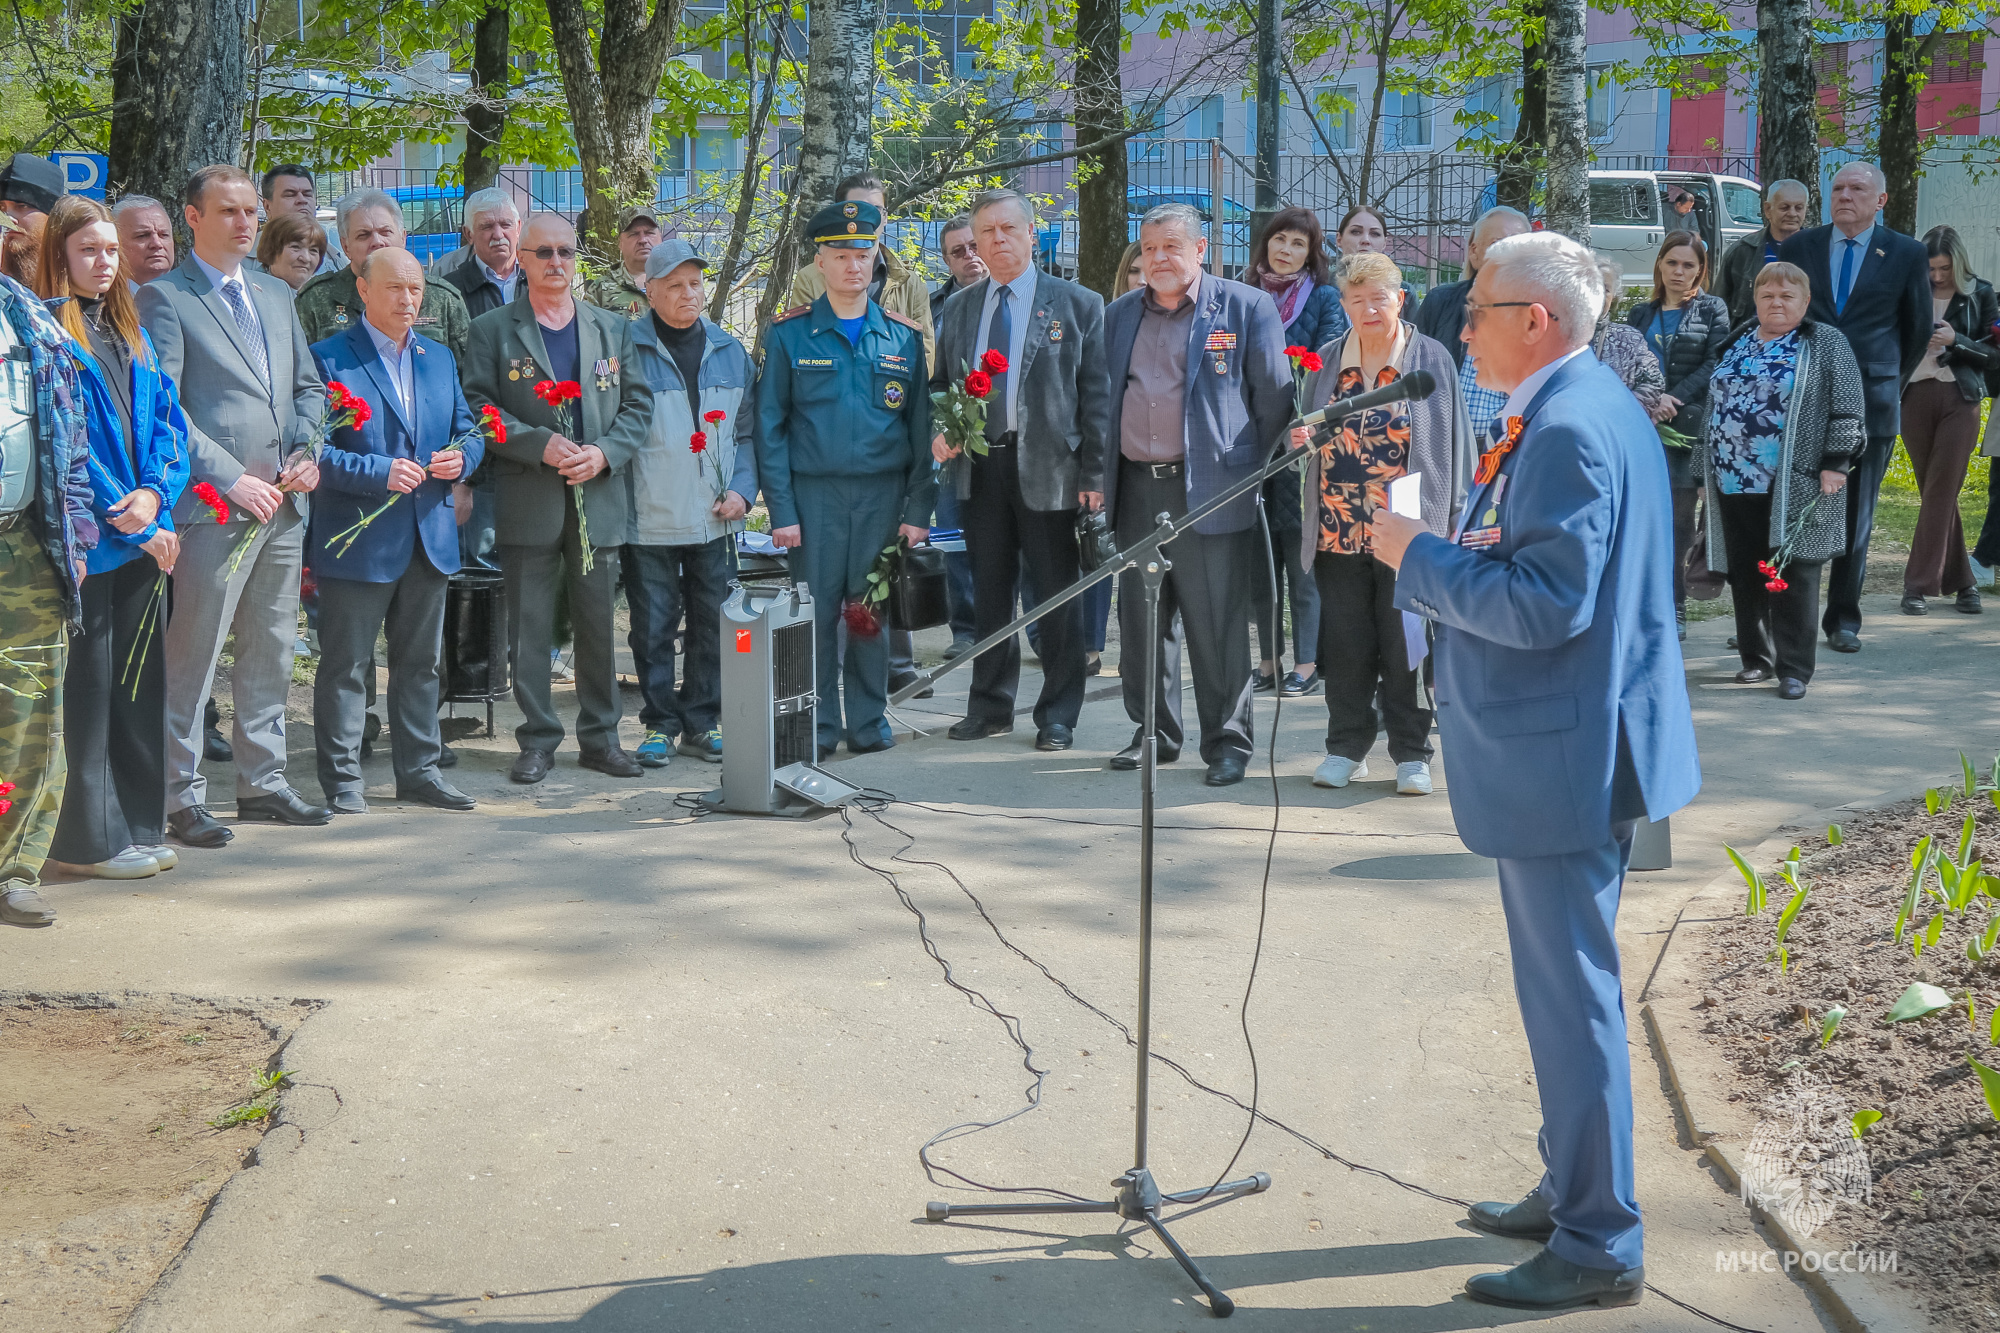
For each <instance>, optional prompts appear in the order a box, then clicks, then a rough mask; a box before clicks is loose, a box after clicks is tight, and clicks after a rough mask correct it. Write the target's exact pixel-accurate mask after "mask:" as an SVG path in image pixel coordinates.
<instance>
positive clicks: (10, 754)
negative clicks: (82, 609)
mask: <svg viewBox="0 0 2000 1333" xmlns="http://www.w3.org/2000/svg"><path fill="white" fill-rule="evenodd" d="M84 582H85V584H86V585H88V583H89V580H88V579H86V580H84ZM65 620H66V616H65V615H64V611H63V599H62V590H61V588H60V586H59V585H58V584H57V582H56V572H55V570H54V569H53V568H52V567H51V566H50V565H49V561H48V557H47V556H46V555H44V554H43V551H42V543H41V539H40V538H38V537H36V536H35V534H34V533H33V532H32V531H30V530H29V528H28V527H27V525H26V524H25V523H23V524H20V525H17V526H16V527H15V528H14V529H13V531H11V532H4V533H0V648H7V649H12V650H14V651H15V653H16V654H17V655H18V662H17V663H16V664H15V665H13V666H0V670H5V671H6V672H7V683H8V684H9V685H11V686H13V688H14V691H18V692H9V691H5V690H0V765H4V767H0V777H4V778H5V779H6V780H7V781H9V782H12V783H13V784H14V795H13V801H14V804H13V806H12V808H10V809H9V810H8V811H7V813H6V814H4V815H0V885H4V883H5V882H7V881H11V880H21V881H25V882H27V883H29V884H34V883H37V882H38V881H39V880H40V879H41V874H42V863H43V862H45V861H47V860H48V857H49V844H50V842H51V841H52V840H53V839H54V838H55V835H56V823H57V821H58V820H59V819H60V818H61V815H62V802H63V786H64V783H65V779H66V777H67V774H68V772H69V762H68V756H67V755H66V754H65V752H64V745H63V711H64V709H63V701H64V692H63V683H64V676H65V675H66V673H67V669H68V655H69V648H68V645H67V643H66V640H67V638H68V634H69V629H68V626H67V625H66V624H65V623H64V622H65ZM29 650H33V651H29ZM23 668H30V669H31V670H26V669H23ZM31 677H32V679H31Z"/></svg>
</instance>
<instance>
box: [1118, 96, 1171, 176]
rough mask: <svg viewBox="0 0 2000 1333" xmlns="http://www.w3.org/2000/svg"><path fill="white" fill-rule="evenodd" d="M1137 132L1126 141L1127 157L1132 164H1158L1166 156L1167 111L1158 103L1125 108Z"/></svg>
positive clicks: (1136, 103) (1137, 103)
mask: <svg viewBox="0 0 2000 1333" xmlns="http://www.w3.org/2000/svg"><path fill="white" fill-rule="evenodd" d="M1125 115H1126V118H1127V120H1129V121H1130V122H1131V124H1132V125H1133V126H1135V127H1136V129H1137V132H1136V133H1135V134H1133V136H1132V137H1131V138H1130V139H1128V140H1126V143H1125V156H1126V159H1127V160H1128V161H1132V162H1157V161H1159V160H1160V159H1161V158H1162V157H1164V156H1165V154H1166V146H1165V144H1164V143H1163V142H1162V141H1163V140H1164V139H1165V138H1166V137H1167V110H1166V108H1165V107H1164V106H1160V105H1158V104H1157V103H1152V104H1149V103H1146V102H1134V103H1133V104H1132V105H1130V106H1128V107H1126V108H1125Z"/></svg>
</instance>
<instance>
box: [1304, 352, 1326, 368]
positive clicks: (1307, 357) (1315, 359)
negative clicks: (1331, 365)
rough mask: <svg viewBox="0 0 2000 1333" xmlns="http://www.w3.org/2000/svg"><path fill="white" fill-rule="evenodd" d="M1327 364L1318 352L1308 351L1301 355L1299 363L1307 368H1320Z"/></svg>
mask: <svg viewBox="0 0 2000 1333" xmlns="http://www.w3.org/2000/svg"><path fill="white" fill-rule="evenodd" d="M1325 364H1326V362H1324V361H1322V360H1320V356H1319V353H1318V352H1306V353H1303V354H1302V355H1300V357H1299V365H1300V366H1301V367H1302V368H1303V369H1306V370H1318V369H1320V368H1321V367H1322V366H1324V365H1325Z"/></svg>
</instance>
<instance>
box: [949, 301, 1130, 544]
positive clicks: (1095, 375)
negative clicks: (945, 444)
mask: <svg viewBox="0 0 2000 1333" xmlns="http://www.w3.org/2000/svg"><path fill="white" fill-rule="evenodd" d="M989 285H990V284H989V281H988V280H987V279H985V278H981V279H980V280H979V281H978V282H975V283H973V284H972V285H971V286H970V287H964V288H961V289H959V290H958V291H955V292H953V293H952V294H951V295H950V296H949V297H947V298H946V299H945V302H944V305H943V308H942V312H941V318H940V320H939V322H938V327H937V364H936V365H934V366H932V367H931V387H932V388H934V389H942V388H944V387H945V385H946V384H948V383H950V382H951V381H952V380H954V379H958V378H960V377H961V376H963V375H964V374H965V372H966V369H967V367H969V366H972V365H974V364H975V363H976V362H977V361H978V359H979V353H980V351H981V350H982V349H980V348H978V347H976V346H974V344H975V343H977V342H978V341H979V313H980V310H981V309H982V308H983V307H984V306H985V304H986V291H987V288H988V286H989ZM1028 320H1029V323H1028V330H1027V334H1026V336H1025V337H1024V338H1023V339H1022V342H1021V364H1020V365H1019V366H1018V367H1016V368H1015V369H1014V370H1013V371H1011V372H1009V373H1011V374H1018V375H1020V376H1021V377H1022V378H1021V379H1020V380H1018V381H1017V383H1018V384H1019V385H1020V386H1021V387H1020V389H1019V390H1018V392H1017V393H1016V395H1015V410H1016V412H1017V413H1018V414H1019V421H1020V432H1019V434H1020V440H1019V443H1018V445H1017V446H1016V447H1017V450H1018V452H1019V455H1020V475H1021V500H1022V503H1024V504H1026V505H1027V506H1028V508H1030V509H1035V510H1040V511H1042V512H1044V513H1047V512H1051V511H1056V510H1072V509H1075V508H1076V497H1077V494H1078V492H1081V491H1101V490H1103V489H1104V431H1105V423H1106V421H1107V420H1108V418H1109V416H1110V401H1111V383H1110V381H1109V380H1108V379H1106V378H1105V372H1104V298H1103V297H1101V296H1099V295H1098V294H1097V293H1096V292H1093V291H1091V290H1090V289H1089V288H1087V287H1079V286H1077V285H1076V284H1075V283H1073V282H1065V281H1064V280H1063V279H1061V278H1058V277H1055V276H1054V275H1053V274H1050V273H1046V272H1038V273H1036V274H1035V309H1034V310H1033V311H1032V312H1031V313H1029V314H1028ZM996 407H997V405H996ZM998 410H1003V411H1004V410H1005V409H1004V408H999V409H998ZM970 462H971V460H969V459H965V458H959V459H954V460H953V461H952V463H951V465H950V466H951V469H952V474H953V475H952V484H953V485H954V486H955V487H956V489H957V493H958V498H959V499H961V500H964V499H967V498H969V497H970V496H971V494H972V468H971V466H970Z"/></svg>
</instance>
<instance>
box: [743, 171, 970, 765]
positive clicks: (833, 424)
mask: <svg viewBox="0 0 2000 1333" xmlns="http://www.w3.org/2000/svg"><path fill="white" fill-rule="evenodd" d="M881 225H882V210H880V209H879V208H877V207H875V206H874V205H873V204H871V203H868V202H866V201H865V200H860V199H850V200H847V201H845V202H843V203H836V204H828V205H827V206H826V207H825V208H822V209H821V210H820V211H819V212H817V213H815V214H814V215H813V218H812V222H811V224H810V226H809V227H808V228H807V231H806V239H807V240H808V241H809V242H811V243H813V244H814V245H816V246H817V247H818V249H817V252H816V254H815V255H814V257H813V264H814V266H815V267H816V268H817V269H818V270H819V274H820V276H821V277H822V278H823V279H825V281H826V291H825V293H824V294H823V295H821V296H820V297H818V298H817V299H815V300H814V301H813V303H812V304H811V305H809V306H801V307H799V308H798V309H795V310H788V311H786V312H785V313H784V314H782V315H780V316H778V318H777V319H776V320H775V321H774V322H773V323H772V325H771V328H770V331H769V332H768V333H766V334H765V336H764V371H763V376H762V378H761V380H760V381H759V384H758V390H757V470H758V474H759V475H760V476H761V477H762V479H763V483H764V499H765V502H766V503H767V504H768V505H769V506H770V510H771V525H772V532H771V539H772V541H774V542H775V543H776V544H777V545H779V546H783V547H799V548H801V549H800V550H799V551H798V553H797V554H796V555H794V556H793V557H792V561H793V563H792V569H793V572H794V574H796V575H800V576H802V577H803V580H804V581H805V583H806V584H807V585H808V586H809V587H810V588H811V590H812V596H813V602H814V606H815V611H816V615H815V622H816V623H815V627H814V639H813V642H814V651H815V653H816V660H815V662H814V667H815V669H816V675H817V689H818V692H819V703H818V728H819V753H820V757H821V758H822V759H823V758H825V757H826V756H827V755H829V754H831V753H832V752H833V750H834V747H835V746H837V745H838V744H839V743H840V739H841V737H842V735H843V734H844V735H845V736H846V738H847V748H848V750H849V751H851V752H852V753H855V754H867V753H870V752H872V751H875V750H886V749H888V748H889V747H890V746H891V745H893V744H895V741H894V740H893V739H892V738H891V736H890V734H889V724H888V722H887V721H885V720H884V718H883V710H884V709H885V708H886V707H887V704H888V684H889V657H888V648H887V641H886V627H884V628H883V629H881V630H878V631H877V632H876V633H873V634H861V633H858V632H853V631H852V630H850V633H849V637H848V641H847V653H846V658H847V661H846V667H845V673H844V674H845V676H846V681H847V698H846V701H845V713H846V726H845V727H844V728H843V727H842V725H841V720H842V707H843V705H842V700H841V696H840V683H841V676H842V674H843V671H842V666H841V662H840V656H839V650H838V644H837V643H836V640H835V638H834V635H835V632H836V626H837V625H838V624H839V622H840V619H841V612H842V608H843V607H844V606H845V605H846V604H847V603H848V602H849V601H859V600H860V599H861V597H862V594H863V593H864V592H865V590H866V589H867V586H868V582H867V580H868V571H869V568H870V567H871V566H872V565H873V564H874V563H875V558H876V557H877V556H878V555H879V554H881V552H882V549H883V548H884V547H885V546H888V545H890V544H891V543H893V542H894V541H895V540H896V538H897V535H898V534H899V533H900V534H901V535H902V536H904V537H907V538H909V540H910V541H912V542H920V541H922V540H923V539H924V538H925V537H926V536H928V535H929V528H930V515H931V505H932V502H933V500H934V499H935V495H936V490H937V486H936V483H935V482H934V481H933V480H932V479H931V455H930V437H931V404H930V396H929V394H928V393H927V392H926V388H925V386H926V383H927V381H928V380H929V373H928V370H927V368H926V366H925V364H924V343H923V336H922V334H921V332H920V331H919V329H918V328H917V326H916V325H915V324H913V323H912V322H911V321H909V320H908V319H905V318H903V317H902V316H900V315H889V314H885V313H884V312H883V310H882V307H880V306H879V305H876V304H875V303H874V302H873V301H871V300H869V299H868V282H869V279H870V277H871V276H872V274H873V269H874V264H875V238H876V233H877V231H878V230H879V229H880V227H881ZM877 609H878V610H879V611H881V612H882V613H883V616H884V618H886V608H877Z"/></svg>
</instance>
